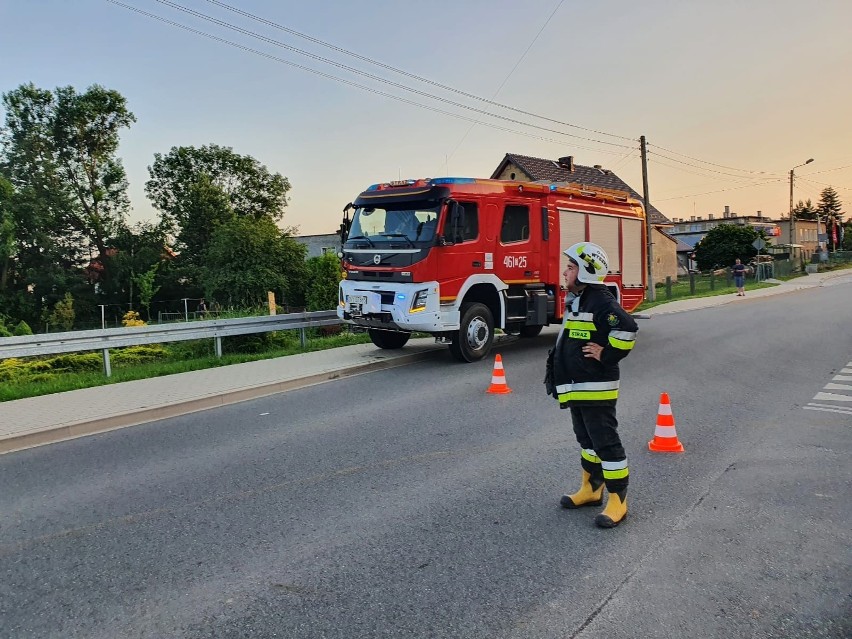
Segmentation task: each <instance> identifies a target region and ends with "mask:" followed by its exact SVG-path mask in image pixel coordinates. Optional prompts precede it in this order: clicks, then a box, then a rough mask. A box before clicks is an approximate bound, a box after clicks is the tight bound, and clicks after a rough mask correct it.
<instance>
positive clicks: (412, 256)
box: [337, 178, 645, 362]
mask: <svg viewBox="0 0 852 639" xmlns="http://www.w3.org/2000/svg"><path fill="white" fill-rule="evenodd" d="M353 210H354V214H353V215H352V217H351V218H350V212H351V211H353ZM341 233H342V235H343V236H344V237H345V241H344V243H343V249H342V251H343V252H342V256H343V267H344V269H345V279H344V280H343V281H342V282H341V283H340V291H339V304H338V309H337V314H338V316H339V317H340V318H341V319H342V320H344V321H346V322H350V323H352V324H353V325H355V326H357V327H361V328H363V329H365V330H367V331H368V332H369V334H370V338H371V339H372V341H373V343H374V344H375V345H376V346H378V347H380V348H389V349H395V348H402V347H403V346H404V345H405V343H406V342H407V341H408V339H409V337H410V336H411V333H412V332H414V331H418V332H422V333H430V334H432V335H434V336H435V337H436V339H437V340H438V341H441V342H444V343H447V344H449V347H450V351H451V352H452V354H453V355H454V356H455V357H456V359H458V360H460V361H463V362H473V361H476V360H479V359H481V358H483V357H485V356H486V355H487V354H488V352H489V350H490V348H491V344H492V341H493V339H494V329H495V328H501V329H503V331H505V332H506V333H509V334H520V335H521V336H523V337H534V336H536V335H538V334H539V332H541V329H542V327H544V326H547V325H548V324H550V323H559V322H560V321H561V318H562V313H563V308H564V300H565V295H566V291H565V290H564V288H563V287H562V285H561V282H562V279H563V278H562V271H563V270H564V269H565V265H566V261H567V259H568V258H567V257H565V256H564V255H563V254H562V251H563V250H564V249H565V248H567V247H568V246H570V245H571V244H573V243H575V242H580V241H592V242H595V243H597V244H599V245H600V246H602V247H603V248H604V250H605V251H606V252H607V255H608V256H609V261H610V263H609V266H610V269H611V270H610V273H609V275H608V276H607V278H606V281H605V284H606V285H607V286H609V287H610V288H611V289H612V292H613V294H614V295H615V296H616V298H617V299H618V300H619V301H620V303H621V305H622V306H623V307H624V308H625V309H626V310H627V311H628V312H632V311H633V310H634V309H635V308H636V307H637V306H638V305H639V303H640V302H641V301H642V299H643V297H644V293H645V268H644V264H645V214H644V211H643V209H642V205H641V204H640V202H638V201H637V200H635V199H632V198H631V197H630V196H629V194H627V193H626V192H622V191H613V190H605V189H594V190H588V189H587V188H585V187H583V186H581V185H576V184H571V185H567V186H561V185H551V184H538V183H528V182H523V183H521V182H509V181H502V180H485V179H476V178H434V179H421V180H399V181H394V182H388V183H385V184H374V185H373V186H371V187H370V188H368V189H367V190H366V191H364V192H363V193H361V194H360V195H359V196H358V198H357V199H356V200H355V201H354V202H353V203H350V204H348V205H347V206H346V208H345V209H344V220H343V224H342V225H341Z"/></svg>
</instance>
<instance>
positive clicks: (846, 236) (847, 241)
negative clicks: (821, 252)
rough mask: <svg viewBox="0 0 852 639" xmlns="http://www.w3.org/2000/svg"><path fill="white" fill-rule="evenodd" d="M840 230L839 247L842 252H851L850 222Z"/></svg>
mask: <svg viewBox="0 0 852 639" xmlns="http://www.w3.org/2000/svg"><path fill="white" fill-rule="evenodd" d="M841 229H843V230H842V232H841V235H842V237H843V239H842V240H841V241H840V247H841V248H842V250H844V251H852V220H850V221H849V222H846V224H843V225H841Z"/></svg>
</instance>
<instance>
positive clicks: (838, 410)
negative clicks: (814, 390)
mask: <svg viewBox="0 0 852 639" xmlns="http://www.w3.org/2000/svg"><path fill="white" fill-rule="evenodd" d="M802 408H804V409H805V410H820V411H823V412H826V413H839V414H840V415H852V410H843V409H842V408H824V407H822V406H811V405H810V404H808V405H807V406H802Z"/></svg>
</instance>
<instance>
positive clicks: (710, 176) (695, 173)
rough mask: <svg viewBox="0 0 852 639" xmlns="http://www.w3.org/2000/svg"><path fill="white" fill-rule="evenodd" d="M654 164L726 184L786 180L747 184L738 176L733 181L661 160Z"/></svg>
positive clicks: (655, 161) (752, 180)
mask: <svg viewBox="0 0 852 639" xmlns="http://www.w3.org/2000/svg"><path fill="white" fill-rule="evenodd" d="M653 164H654V165H655V166H665V167H667V168H669V169H674V170H675V171H680V172H682V173H689V174H690V175H697V176H699V177H703V178H709V179H711V180H721V181H724V182H734V183H735V184H754V185H759V184H768V183H769V181H773V182H774V181H775V180H782V179H784V178H781V177H778V178H750V181H749V182H746V181H744V180H743V179H742V176H738V177H736V178H734V179H733V180H731V179H730V178H728V177H717V176H715V175H711V174H709V173H701V172H698V171H690V170H689V169H685V168H683V167H682V166H674V165H671V164H666V163H665V162H661V161H660V160H653ZM702 168H703V167H702ZM754 180H764V181H763V182H755V181H754Z"/></svg>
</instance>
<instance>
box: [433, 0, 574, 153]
mask: <svg viewBox="0 0 852 639" xmlns="http://www.w3.org/2000/svg"><path fill="white" fill-rule="evenodd" d="M564 2H565V0H559V4H558V5H556V8H555V9H554V10H553V11H552V12H551V14H550V15H549V16H548V17H547V20H545V21H544V24H543V25H541V29H539V30H538V33H536V34H535V37H534V38H533V39H532V42H530V43H529V45H528V46H527V48H526V49H525V50H524V52H523V53H522V54H521V57H520V58H518V61H517V62H515V66H513V67H512V70H511V71H509V73H508V74H507V75H506V77H505V78H503V81H502V82H501V83H500V86H499V87H497V90H496V91H495V92H494V95H492V96H491V99H492V100H493V99H494V98H496V97H497V96H498V95H499V94H500V91H502V90H503V87H504V86H506V83H507V82H508V81H509V78H511V77H512V74H513V73H514V72H515V70H516V69H517V68H518V66H520V64H521V62H522V61H523V59H524V58H525V57H527V53H529V52H530V49H532V46H533V45H534V44H535V43H536V41H537V40H538V37H539V36H540V35H541V34H542V32H543V31H544V29H545V28H546V27H547V25H548V24H550V21H551V19H553V16H555V15H556V12H557V11H559V7H561V6H562V3H564ZM475 126H476V124H471V125H470V126H469V127H468V129H467V131H465V133H464V135H463V136H462V137H461V140H459V141H458V143H457V144H456V146H455V147H454V148H453V150H452V151H450V154H449V155H448V156H447V157H446V159H445V161H446V162H448V163H449V159H450V158H451V157H453V156H454V155H455V154H456V151H458V150H459V147H460V146H461V145H462V143H463V142H464V141H465V140H466V139H467V136H468V135H470V132H471V131H473V127H475Z"/></svg>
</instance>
